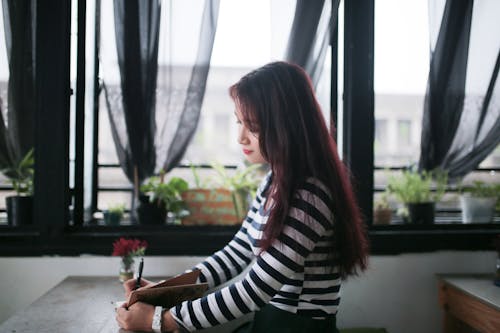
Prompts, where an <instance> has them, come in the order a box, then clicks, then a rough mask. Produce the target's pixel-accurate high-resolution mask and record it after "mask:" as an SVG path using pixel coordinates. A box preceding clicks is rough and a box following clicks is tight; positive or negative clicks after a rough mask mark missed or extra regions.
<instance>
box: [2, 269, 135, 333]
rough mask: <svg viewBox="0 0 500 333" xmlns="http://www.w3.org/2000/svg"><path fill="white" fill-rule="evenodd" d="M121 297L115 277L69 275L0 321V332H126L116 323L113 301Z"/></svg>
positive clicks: (122, 293)
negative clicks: (25, 306) (2, 321)
mask: <svg viewBox="0 0 500 333" xmlns="http://www.w3.org/2000/svg"><path fill="white" fill-rule="evenodd" d="M124 298H125V294H124V290H123V287H122V285H121V283H120V282H119V281H118V277H117V276H113V277H104V276H103V277H95V276H69V277H67V278H66V279H64V280H63V281H62V282H61V283H59V284H58V285H57V286H55V287H54V288H52V289H51V290H49V292H47V293H46V294H45V295H43V296H42V297H40V298H39V299H37V300H36V301H35V302H34V303H32V304H31V305H30V306H28V307H27V308H26V309H24V310H22V311H19V312H18V313H16V314H15V315H14V316H12V317H10V318H9V319H7V321H5V322H4V323H2V324H1V325H0V332H2V333H13V332H17V333H19V332H23V333H31V332H33V333H35V332H38V333H44V332H47V333H48V332H50V333H52V332H102V333H109V332H120V333H125V332H128V331H126V330H123V329H120V328H119V327H118V324H117V323H116V320H115V310H114V306H113V303H112V302H113V301H120V300H124Z"/></svg>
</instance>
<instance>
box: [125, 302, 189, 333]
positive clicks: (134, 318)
mask: <svg viewBox="0 0 500 333" xmlns="http://www.w3.org/2000/svg"><path fill="white" fill-rule="evenodd" d="M154 312H155V307H154V306H153V305H149V304H146V303H142V302H136V303H134V304H132V305H131V306H130V307H129V308H128V309H127V308H126V304H124V305H123V306H122V307H120V308H118V309H117V310H116V321H117V322H118V325H119V326H120V327H121V328H123V329H125V330H129V331H146V332H150V331H151V329H152V324H153V316H154ZM161 329H162V332H174V333H175V332H178V329H179V325H177V323H176V322H175V320H174V318H173V317H172V315H171V314H170V311H165V312H164V313H163V318H162V325H161Z"/></svg>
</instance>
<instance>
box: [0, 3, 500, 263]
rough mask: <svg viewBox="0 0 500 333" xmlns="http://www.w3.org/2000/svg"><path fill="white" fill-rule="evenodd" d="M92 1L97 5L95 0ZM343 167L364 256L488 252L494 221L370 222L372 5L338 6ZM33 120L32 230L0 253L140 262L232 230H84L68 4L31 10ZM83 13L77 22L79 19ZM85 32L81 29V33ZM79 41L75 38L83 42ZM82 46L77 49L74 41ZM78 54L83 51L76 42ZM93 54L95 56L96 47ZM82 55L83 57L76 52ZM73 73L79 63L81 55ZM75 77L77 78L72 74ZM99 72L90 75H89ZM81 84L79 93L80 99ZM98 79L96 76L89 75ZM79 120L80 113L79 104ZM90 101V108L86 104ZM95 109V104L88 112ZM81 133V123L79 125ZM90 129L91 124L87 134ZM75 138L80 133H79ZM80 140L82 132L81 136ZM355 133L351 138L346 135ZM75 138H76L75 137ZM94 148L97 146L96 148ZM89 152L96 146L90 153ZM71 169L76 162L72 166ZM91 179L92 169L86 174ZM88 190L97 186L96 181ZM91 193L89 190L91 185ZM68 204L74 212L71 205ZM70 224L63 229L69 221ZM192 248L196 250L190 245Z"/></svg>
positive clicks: (215, 241) (23, 230)
mask: <svg viewBox="0 0 500 333" xmlns="http://www.w3.org/2000/svg"><path fill="white" fill-rule="evenodd" d="M77 1H78V8H79V18H80V20H79V21H82V22H85V20H84V19H83V20H82V18H84V17H85V7H86V1H85V0H77ZM98 2H99V0H98ZM344 6H345V7H344V8H345V9H344V12H345V27H344V30H345V38H344V41H345V42H344V43H345V45H346V47H345V48H344V59H345V65H344V96H343V98H344V103H343V106H344V110H343V112H344V115H347V118H345V119H346V121H345V122H344V124H343V130H344V131H343V133H344V143H345V150H344V152H345V155H344V160H345V161H346V163H347V164H348V166H349V167H350V169H351V170H352V173H353V175H354V177H355V189H356V193H357V196H358V200H359V203H360V206H361V208H362V211H363V213H364V216H365V218H366V221H367V229H368V234H369V239H370V242H371V253H372V254H399V253H411V252H430V251H439V250H493V240H494V238H495V237H496V236H497V235H498V234H500V224H474V225H464V224H460V225H439V224H436V225H432V226H417V225H389V226H374V225H372V222H371V221H372V208H373V207H372V205H373V203H372V202H373V193H374V184H373V177H374V169H375V168H374V161H373V153H374V152H373V139H374V103H373V98H374V96H373V51H374V38H373V29H374V1H373V0H369V1H363V2H351V1H345V2H344ZM36 10H37V13H36V16H37V20H38V25H37V28H36V35H37V50H36V51H37V52H36V54H37V56H36V57H37V59H36V64H37V66H36V76H37V88H36V91H37V117H36V120H35V122H36V125H35V126H36V133H35V137H36V142H35V159H36V165H35V198H34V203H35V205H34V213H35V217H34V224H33V225H31V226H18V227H10V226H3V225H2V226H0V256H39V255H69V256H72V255H80V254H99V255H110V253H111V250H112V242H113V241H114V240H115V239H116V238H118V237H137V238H141V239H144V240H146V241H148V243H149V244H150V246H149V248H148V255H209V254H211V253H212V252H214V251H216V250H218V249H220V248H221V247H222V246H224V245H225V244H226V243H227V242H228V241H229V240H230V239H231V238H232V237H233V235H234V233H235V232H236V231H237V229H238V226H173V225H165V226H138V225H130V226H116V227H110V226H88V225H84V223H83V214H82V209H83V207H82V206H83V203H82V197H83V186H82V180H83V169H79V167H81V168H83V142H82V141H81V138H80V139H77V140H76V141H77V142H78V145H79V147H80V148H79V149H81V150H77V155H76V158H75V163H76V165H75V168H76V169H75V170H76V172H75V175H76V177H77V178H78V179H76V180H75V187H74V188H73V189H70V187H69V170H68V168H69V162H70V161H69V126H70V123H69V122H70V119H69V96H70V94H71V89H70V79H69V71H70V70H69V54H70V50H69V47H70V39H69V36H70V24H71V22H70V17H71V15H70V14H71V4H70V2H67V1H65V0H55V1H51V2H50V3H43V4H41V3H37V7H36ZM80 15H82V16H80ZM84 28H85V27H84V25H83V26H82V25H81V26H80V27H79V30H80V31H82V30H84ZM337 28H338V27H337V26H334V27H333V34H332V50H333V52H332V85H331V89H332V108H331V119H332V123H331V125H332V126H333V124H334V123H335V121H336V119H337V107H336V105H337V100H336V99H337V81H336V78H337V77H338V76H337V72H338V68H337V63H336V61H337V56H336V55H337V52H338V48H337V40H338V36H337V34H338V29H337ZM79 38H82V37H81V35H80V37H79ZM82 43H83V44H82ZM78 48H79V50H78V52H82V49H83V50H85V44H84V41H83V42H82V41H80V42H79V43H78ZM96 52H97V50H96ZM82 54H85V52H84V51H83V52H82ZM79 59H80V60H79V61H78V64H79V65H78V66H84V65H85V62H84V61H83V62H82V59H81V58H79ZM78 73H79V75H82V73H85V70H83V71H82V68H81V67H79V70H78ZM96 73H97V71H96ZM81 80H83V79H82V77H81V76H80V77H79V78H78V79H77V81H78V82H79V83H77V89H78V91H77V95H78V94H81V93H82V88H81V87H82V82H84V81H81ZM96 82H97V78H96ZM76 100H77V103H80V104H79V105H80V106H77V110H79V111H77V113H78V115H77V117H76V118H77V119H80V120H78V122H81V119H82V118H81V117H82V113H83V107H82V103H83V100H82V98H81V97H77V99H76ZM94 102H95V103H96V102H97V101H94ZM94 107H95V106H94ZM79 124H80V125H79V126H83V124H82V123H79ZM95 128H97V126H96V127H95ZM77 131H78V130H77ZM79 131H80V132H78V133H80V135H83V134H82V132H83V127H81V128H80V130H79ZM354 134H355V135H354ZM77 135H78V134H77ZM94 145H95V143H94ZM94 148H96V147H94ZM79 163H81V165H80V166H78V165H79ZM93 172H94V174H96V172H97V170H96V169H94V170H93ZM94 185H97V184H96V183H94ZM94 188H95V189H96V190H97V186H94ZM71 206H73V207H74V209H73V211H70V207H71ZM71 214H73V220H74V222H73V224H72V225H70V223H69V221H70V215H71ZM193 244H196V246H193Z"/></svg>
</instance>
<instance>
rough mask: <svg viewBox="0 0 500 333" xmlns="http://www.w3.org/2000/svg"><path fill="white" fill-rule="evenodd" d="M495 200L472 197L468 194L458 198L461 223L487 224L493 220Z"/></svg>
mask: <svg viewBox="0 0 500 333" xmlns="http://www.w3.org/2000/svg"><path fill="white" fill-rule="evenodd" d="M496 202H497V198H495V197H491V198H483V197H473V196H471V195H470V194H463V195H461V196H460V206H461V207H462V221H463V223H489V222H491V221H492V220H493V215H494V213H495V205H496Z"/></svg>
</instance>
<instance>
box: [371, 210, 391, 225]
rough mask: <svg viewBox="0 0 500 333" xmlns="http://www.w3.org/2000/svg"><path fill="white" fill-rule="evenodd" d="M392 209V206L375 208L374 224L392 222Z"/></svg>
mask: <svg viewBox="0 0 500 333" xmlns="http://www.w3.org/2000/svg"><path fill="white" fill-rule="evenodd" d="M391 219H392V210H391V209H390V208H379V209H375V211H374V213H373V224H376V225H383V224H391Z"/></svg>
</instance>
